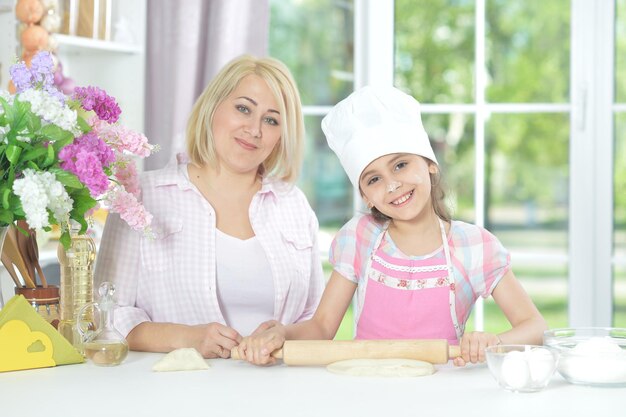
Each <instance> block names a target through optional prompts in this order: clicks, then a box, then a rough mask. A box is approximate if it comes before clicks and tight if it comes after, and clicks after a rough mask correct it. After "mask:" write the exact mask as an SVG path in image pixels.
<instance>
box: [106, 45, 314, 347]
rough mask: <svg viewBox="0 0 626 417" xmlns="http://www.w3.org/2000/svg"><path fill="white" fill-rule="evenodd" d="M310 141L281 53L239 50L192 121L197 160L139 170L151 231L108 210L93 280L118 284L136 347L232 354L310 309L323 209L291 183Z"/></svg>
mask: <svg viewBox="0 0 626 417" xmlns="http://www.w3.org/2000/svg"><path fill="white" fill-rule="evenodd" d="M303 140H304V123H303V118H302V112H301V106H300V97H299V93H298V90H297V87H296V84H295V82H294V80H293V78H292V76H291V74H290V73H289V70H288V69H287V68H286V67H285V66H284V65H283V64H282V63H280V62H279V61H276V60H274V59H271V58H264V59H257V58H254V57H251V56H242V57H239V58H237V59H235V60H233V61H232V62H230V63H229V64H227V65H226V66H225V67H224V68H223V69H222V70H221V71H220V73H219V74H218V75H217V76H216V77H215V78H214V79H213V81H212V82H211V83H210V84H209V85H208V86H207V87H206V89H205V90H204V92H203V93H202V95H201V96H200V97H199V98H198V100H197V101H196V103H195V105H194V107H193V111H192V113H191V117H190V118H189V122H188V125H187V151H188V158H189V161H188V160H187V157H186V156H185V155H178V158H177V161H176V163H175V164H172V165H171V166H168V167H166V168H164V169H163V170H158V171H152V172H147V173H145V174H144V176H143V177H142V200H143V204H144V205H145V207H146V209H147V210H148V211H150V212H151V213H152V214H153V216H154V219H153V223H152V224H153V235H154V236H153V237H146V236H141V235H139V234H137V233H136V232H133V231H132V230H130V229H129V228H128V226H126V224H125V223H124V222H122V221H121V220H120V218H119V217H118V216H116V215H111V216H109V218H108V219H107V223H106V227H105V231H104V235H103V237H102V242H101V246H100V250H99V255H98V262H97V267H96V281H97V282H98V283H99V282H102V281H111V282H114V283H115V285H116V289H117V293H116V298H117V301H118V304H120V306H121V308H119V309H117V310H116V312H115V324H116V327H117V328H118V330H120V331H121V332H122V333H123V334H125V335H127V340H128V343H129V345H130V348H131V349H133V350H142V351H150V352H169V351H171V350H174V349H177V348H182V347H193V348H196V349H197V350H198V351H199V352H200V353H201V354H202V355H203V356H204V357H205V358H215V357H222V358H227V357H229V356H230V350H231V349H232V348H233V347H234V346H236V345H237V344H238V343H239V342H240V340H241V338H242V335H243V336H247V335H249V334H254V333H255V331H260V330H264V329H267V328H269V327H271V326H272V325H273V324H275V323H276V322H281V323H294V322H298V321H302V320H305V319H307V318H310V317H311V316H312V315H313V312H314V311H315V308H316V306H317V304H318V302H319V299H320V297H321V293H322V289H323V286H324V281H323V273H322V267H321V261H320V258H319V250H318V248H317V231H318V223H317V219H316V217H315V214H314V213H313V211H312V210H311V208H310V206H309V204H308V203H307V200H306V198H305V196H304V194H303V193H302V192H301V191H300V190H299V189H298V188H297V187H295V186H294V185H293V182H294V181H295V179H296V176H297V174H298V172H299V169H300V164H301V159H302V149H303ZM259 323H262V324H260V325H259Z"/></svg>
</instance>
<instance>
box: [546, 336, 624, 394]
mask: <svg viewBox="0 0 626 417" xmlns="http://www.w3.org/2000/svg"><path fill="white" fill-rule="evenodd" d="M543 343H544V345H546V346H550V347H552V348H554V349H556V350H557V351H558V352H559V355H560V360H559V366H558V371H559V373H560V374H561V376H563V378H565V379H566V380H567V381H568V382H571V383H573V384H580V385H593V386H608V387H620V386H626V329H622V328H616V327H580V328H568V329H554V330H548V331H546V332H545V333H544V335H543Z"/></svg>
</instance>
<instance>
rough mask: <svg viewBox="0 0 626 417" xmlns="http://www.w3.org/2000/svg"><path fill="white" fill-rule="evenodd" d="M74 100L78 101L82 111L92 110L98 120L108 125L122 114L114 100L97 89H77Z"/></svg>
mask: <svg viewBox="0 0 626 417" xmlns="http://www.w3.org/2000/svg"><path fill="white" fill-rule="evenodd" d="M74 99H76V100H79V101H80V104H81V106H82V108H83V109H85V110H87V111H89V110H93V111H94V112H95V113H96V114H97V115H98V117H99V118H100V119H102V120H106V121H107V122H109V123H115V122H117V119H119V117H120V113H122V110H120V107H119V106H118V105H117V103H116V102H115V99H114V98H113V97H111V96H109V95H108V94H107V93H106V92H105V91H104V90H102V89H100V88H98V87H77V88H76V89H75V90H74Z"/></svg>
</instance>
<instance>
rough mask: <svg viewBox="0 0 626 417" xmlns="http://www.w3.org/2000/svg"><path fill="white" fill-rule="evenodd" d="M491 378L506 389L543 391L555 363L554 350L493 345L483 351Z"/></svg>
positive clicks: (556, 361) (556, 357) (556, 359)
mask: <svg viewBox="0 0 626 417" xmlns="http://www.w3.org/2000/svg"><path fill="white" fill-rule="evenodd" d="M485 356H486V357H487V366H488V367H489V370H490V371H491V375H493V377H494V378H495V380H496V381H497V382H498V384H500V386H501V387H502V388H504V389H506V390H509V391H513V392H536V391H541V390H542V389H544V388H545V387H546V386H547V385H548V383H549V382H550V379H551V378H552V375H554V371H555V370H556V366H557V363H558V359H559V358H558V354H557V353H556V351H554V350H553V349H550V348H546V347H543V346H535V345H497V346H490V347H488V348H486V349H485Z"/></svg>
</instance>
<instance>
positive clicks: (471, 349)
mask: <svg viewBox="0 0 626 417" xmlns="http://www.w3.org/2000/svg"><path fill="white" fill-rule="evenodd" d="M499 343H500V338H498V336H496V335H495V334H493V333H485V332H469V333H465V334H464V335H463V337H462V338H461V343H460V344H459V347H460V348H461V356H459V357H458V358H455V359H454V365H455V366H465V365H466V364H467V363H470V362H471V363H479V362H481V363H482V362H484V361H485V348H486V347H489V346H494V345H497V344H499Z"/></svg>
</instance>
